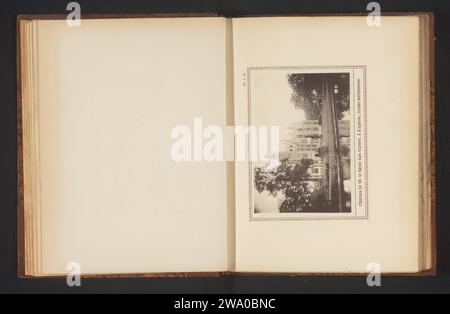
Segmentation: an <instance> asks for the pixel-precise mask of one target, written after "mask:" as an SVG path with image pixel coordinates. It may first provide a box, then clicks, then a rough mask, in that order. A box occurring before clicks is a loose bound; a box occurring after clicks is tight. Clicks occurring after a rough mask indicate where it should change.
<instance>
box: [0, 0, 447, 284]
mask: <svg viewBox="0 0 450 314" xmlns="http://www.w3.org/2000/svg"><path fill="white" fill-rule="evenodd" d="M0 1H1V4H0V39H1V40H0V42H1V46H0V47H1V49H0V88H1V89H0V96H1V101H0V193H1V196H0V292H5V293H10V292H22V293H30V292H31V293H33V292H36V293H43V292H58V293H66V292H67V293H79V292H86V293H87V292H89V293H91V292H112V293H116V292H124V293H133V292H136V293H317V292H324V293H333V292H343V293H346V292H446V293H450V193H449V192H450V191H449V187H450V176H449V173H450V163H448V161H449V160H450V149H449V143H450V123H449V122H448V121H449V119H450V107H449V105H450V98H449V88H450V84H449V79H448V75H449V73H450V68H449V56H450V1H449V0H439V1H438V0H435V1H431V0H428V1H423V0H422V1H419V0H416V1H395V0H392V1H379V3H380V4H381V10H382V12H383V11H384V12H402V11H403V12H406V11H414V12H418V11H430V12H434V13H435V32H436V56H435V61H436V134H437V138H436V144H437V160H436V162H437V168H436V172H437V173H436V175H437V177H436V180H437V182H436V187H437V239H438V243H437V256H438V275H437V276H436V277H423V278H418V277H383V278H382V287H380V288H368V287H367V285H366V280H365V277H282V276H276V277H256V276H255V277H222V278H189V279H186V278H152V279H85V280H83V282H82V284H83V285H82V287H81V288H68V287H67V286H66V283H65V280H61V279H18V278H17V275H16V273H17V268H16V255H17V248H16V239H17V236H16V233H17V228H16V204H17V197H16V184H17V179H16V175H17V172H16V149H17V147H16V24H15V22H16V16H17V15H18V14H49V13H59V14H67V12H66V10H65V9H66V5H67V3H69V2H70V1H61V0H59V1H58V0H42V1H39V0H15V1H4V0H0ZM78 2H79V3H80V4H81V10H82V14H83V13H186V12H196V13H198V12H200V13H201V12H209V13H211V12H212V13H219V14H220V15H224V16H229V17H233V16H239V15H246V14H251V15H257V14H292V13H299V14H301V13H303V14H304V13H356V12H359V13H366V5H367V3H368V2H370V1H361V0H340V1H337V0H321V1H318V0H315V1H314V0H310V1H301V0H297V1H283V0H270V1H269V0H243V1H233V0H215V1H214V0H210V1H208V0H192V1H188V0H164V1H163V0H161V1H137V0H127V1H125V0H122V1H118V0H103V1H100V0H89V1H81V0H80V1H78ZM380 49H382V48H380ZM407 75H408V73H405V76H407ZM380 232H382V230H380Z"/></svg>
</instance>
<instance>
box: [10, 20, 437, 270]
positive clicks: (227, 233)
mask: <svg viewBox="0 0 450 314" xmlns="http://www.w3.org/2000/svg"><path fill="white" fill-rule="evenodd" d="M433 40H434V37H433V26H432V15H429V14H405V15H386V16H382V17H381V24H380V25H378V26H377V25H371V24H370V23H368V22H367V17H366V16H292V17H249V18H233V19H227V18H222V17H205V16H204V17H202V16H195V17H194V16H171V17H164V16H157V17H153V16H148V17H144V16H139V17H130V16H122V17H118V16H111V17H108V16H83V19H82V20H81V25H80V26H69V25H68V23H67V21H66V20H65V17H61V16H56V17H55V16H20V17H19V18H18V145H19V151H18V168H19V169H18V170H19V171H18V173H19V188H18V192H19V206H18V220H19V235H18V236H19V243H18V246H19V249H18V251H19V275H20V276H25V277H26V276H61V275H65V274H67V272H68V271H71V270H72V268H73V267H74V266H73V265H78V267H79V270H81V272H82V274H84V275H92V276H96V275H110V276H116V275H121V276H123V275H129V276H161V275H164V274H165V275H176V274H178V275H200V274H203V275H206V274H219V273H225V274H227V273H228V274H229V273H297V274H314V273H325V274H332V273H342V274H352V273H366V272H369V271H372V270H378V271H380V272H382V273H391V274H392V273H396V274H419V273H420V274H433V273H434V271H435V253H434V252H435V240H434V239H435V230H434V140H433V138H434V129H433V127H434V123H433V114H434V110H433V100H432V90H433V67H432V61H433ZM374 265H375V266H374Z"/></svg>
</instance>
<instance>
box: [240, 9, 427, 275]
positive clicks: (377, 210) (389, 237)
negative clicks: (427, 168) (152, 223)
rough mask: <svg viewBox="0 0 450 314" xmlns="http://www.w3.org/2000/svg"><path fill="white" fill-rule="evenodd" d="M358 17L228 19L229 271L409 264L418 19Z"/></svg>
mask: <svg viewBox="0 0 450 314" xmlns="http://www.w3.org/2000/svg"><path fill="white" fill-rule="evenodd" d="M369 24H370V23H369ZM369 24H368V22H367V18H366V17H365V16H355V17H351V16H340V17H339V16H336V17H331V16H329V17H264V18H238V19H233V49H234V71H235V72H234V73H235V74H234V75H235V123H236V126H242V127H249V129H248V130H249V132H248V133H247V138H246V144H245V145H242V146H243V147H240V146H239V142H237V143H236V149H237V150H238V151H237V156H238V155H239V154H240V155H242V156H243V155H245V156H246V157H247V158H245V160H243V159H242V158H241V159H239V160H237V162H236V271H240V272H247V271H248V272H306V273H311V272H314V273H317V272H319V273H320V272H326V273H332V272H340V273H341V272H342V273H345V272H367V271H368V269H373V268H374V265H375V266H376V267H379V270H380V271H381V272H383V273H392V272H417V271H419V213H420V211H419V207H420V204H419V198H420V189H419V180H420V178H419V162H420V158H419V149H420V143H419V134H420V133H419V132H420V126H419V120H420V117H419V102H420V93H419V87H420V86H419V82H420V81H419V78H420V75H419V73H420V67H419V61H420V59H419V57H420V56H419V48H420V45H419V42H420V41H419V18H418V17H414V16H389V17H388V16H386V17H384V16H382V17H381V24H380V25H378V26H376V25H369ZM267 130H270V132H268V131H267ZM264 132H266V133H270V135H271V136H270V137H267V136H266V137H264ZM265 138H269V139H270V145H269V147H270V149H267V151H264V149H262V148H261V147H260V146H261V143H262V142H264V140H265ZM261 139H262V140H261ZM258 144H259V145H258ZM263 148H264V147H263ZM242 149H244V150H245V153H244V154H241V151H240V150H242ZM264 156H266V157H267V156H269V158H264Z"/></svg>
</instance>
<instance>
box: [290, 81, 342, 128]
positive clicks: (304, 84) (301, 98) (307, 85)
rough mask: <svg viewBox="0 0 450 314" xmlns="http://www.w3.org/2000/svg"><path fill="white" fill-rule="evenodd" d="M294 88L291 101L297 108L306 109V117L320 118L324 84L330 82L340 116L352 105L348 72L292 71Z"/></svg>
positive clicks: (292, 86) (310, 118) (309, 118)
mask: <svg viewBox="0 0 450 314" xmlns="http://www.w3.org/2000/svg"><path fill="white" fill-rule="evenodd" d="M287 77H288V83H289V85H290V87H291V88H292V95H291V102H292V103H293V104H294V106H295V108H297V109H301V110H303V111H304V113H305V116H306V119H308V120H319V119H320V114H321V109H322V98H323V97H324V96H325V95H322V89H323V84H324V83H328V86H329V91H330V92H331V94H332V95H333V97H334V98H333V99H334V102H335V105H336V108H337V115H338V118H342V115H343V112H344V111H347V110H349V106H350V97H349V91H350V81H349V78H350V76H349V74H348V73H326V74H324V73H307V74H301V73H292V74H288V76H287Z"/></svg>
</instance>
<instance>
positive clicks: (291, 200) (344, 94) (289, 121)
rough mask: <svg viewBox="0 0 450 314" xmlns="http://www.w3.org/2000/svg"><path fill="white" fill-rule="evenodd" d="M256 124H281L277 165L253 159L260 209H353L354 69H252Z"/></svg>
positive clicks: (257, 207) (256, 209)
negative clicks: (351, 74)
mask: <svg viewBox="0 0 450 314" xmlns="http://www.w3.org/2000/svg"><path fill="white" fill-rule="evenodd" d="M251 84H252V87H251V92H252V94H251V96H252V97H251V105H252V108H251V112H252V121H253V125H261V124H264V123H267V124H270V125H277V126H279V134H280V143H279V150H280V151H279V162H278V165H277V166H276V167H268V166H267V165H265V164H264V163H261V162H256V163H254V164H253V194H254V214H268V213H280V214H295V213H306V214H307V213H347V214H348V213H352V197H354V196H353V195H352V180H353V179H352V170H351V169H352V165H353V162H352V153H351V151H352V145H351V143H352V137H353V135H352V131H351V128H353V126H352V123H351V121H352V113H351V110H350V109H351V108H350V104H351V99H350V94H351V93H350V90H351V84H350V72H336V71H333V72H327V71H326V70H323V71H318V70H316V71H314V72H311V71H303V72H302V71H286V70H276V69H275V70H260V71H252V80H251Z"/></svg>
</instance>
